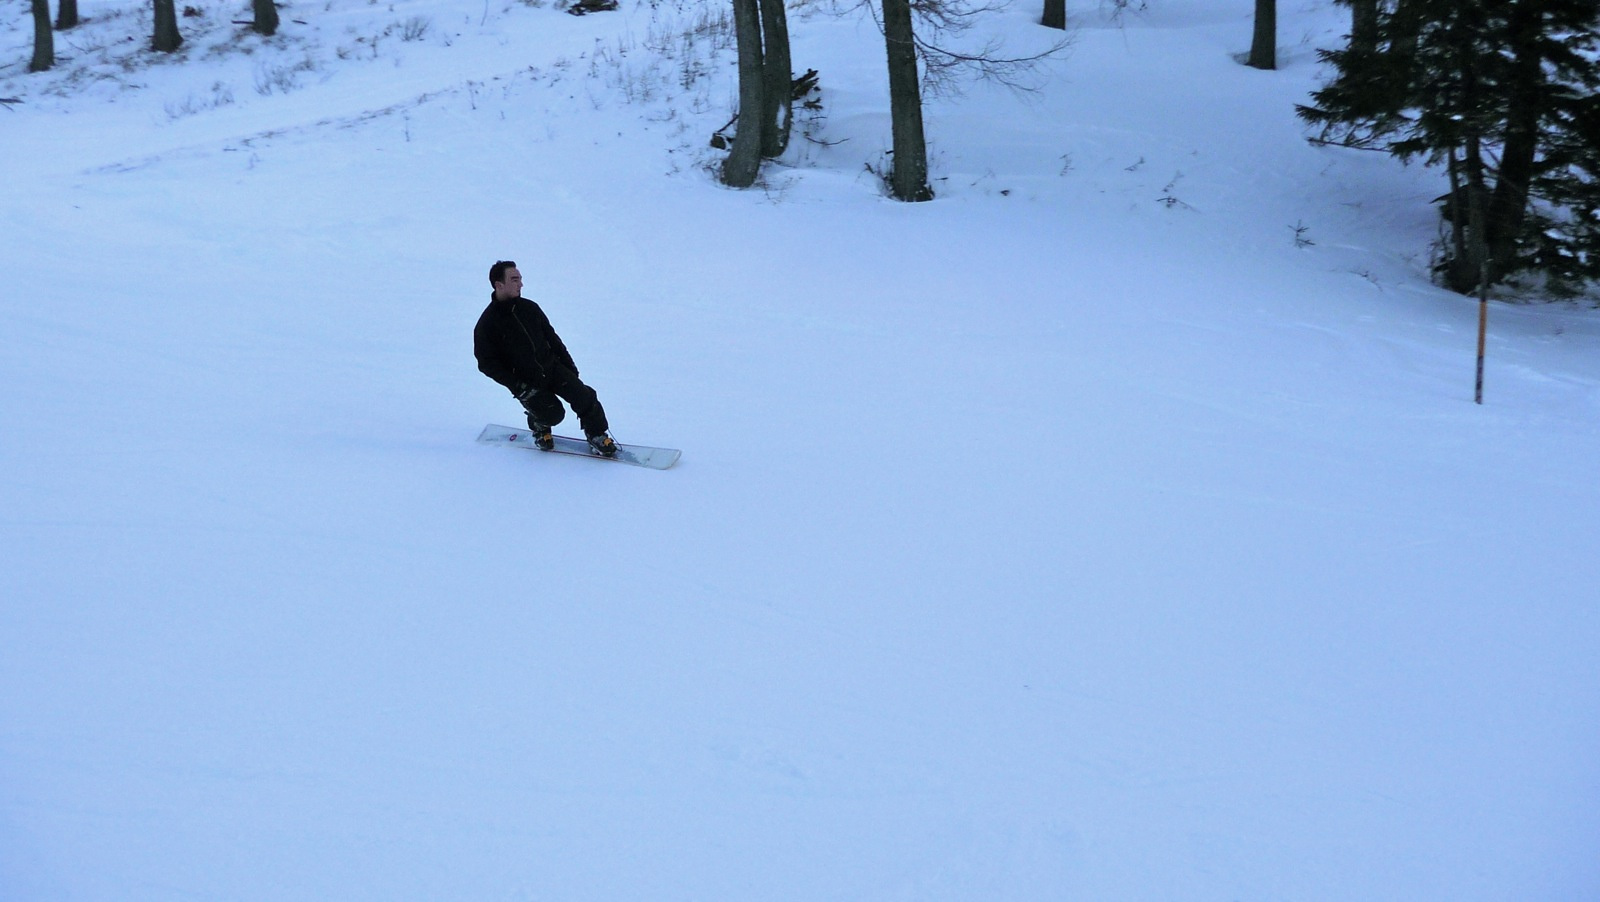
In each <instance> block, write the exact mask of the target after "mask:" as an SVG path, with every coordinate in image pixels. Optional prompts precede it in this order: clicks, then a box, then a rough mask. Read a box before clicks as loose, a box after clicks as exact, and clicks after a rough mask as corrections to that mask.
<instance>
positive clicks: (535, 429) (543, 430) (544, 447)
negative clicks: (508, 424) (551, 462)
mask: <svg viewBox="0 0 1600 902" xmlns="http://www.w3.org/2000/svg"><path fill="white" fill-rule="evenodd" d="M528 431H529V432H532V433H533V445H534V447H536V448H538V449H539V450H540V451H549V450H551V449H552V448H554V447H555V446H556V437H555V436H553V435H551V434H550V427H549V426H546V425H545V424H543V423H541V422H539V421H538V420H536V419H534V418H533V417H528Z"/></svg>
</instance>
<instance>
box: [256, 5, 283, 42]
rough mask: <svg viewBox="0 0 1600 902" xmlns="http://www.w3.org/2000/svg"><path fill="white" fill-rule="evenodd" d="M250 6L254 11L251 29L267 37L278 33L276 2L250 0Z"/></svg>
mask: <svg viewBox="0 0 1600 902" xmlns="http://www.w3.org/2000/svg"><path fill="white" fill-rule="evenodd" d="M250 8H251V9H252V10H253V11H254V12H255V22H254V24H252V25H251V26H250V27H251V29H252V30H254V31H255V32H257V33H258V34H264V35H266V36H268V37H271V36H272V35H275V34H277V33H278V4H276V3H273V2H272V0H250Z"/></svg>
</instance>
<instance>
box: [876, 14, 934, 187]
mask: <svg viewBox="0 0 1600 902" xmlns="http://www.w3.org/2000/svg"><path fill="white" fill-rule="evenodd" d="M883 39H884V42H885V43H886V44H887V46H888V51H889V117H890V120H891V126H890V131H891V133H892V136H893V140H894V164H893V165H892V167H891V168H890V170H889V193H891V194H893V195H894V197H895V198H896V199H897V200H904V201H924V200H933V189H932V188H930V187H928V144H927V139H926V137H925V135H924V133H923V129H922V87H921V79H920V78H919V76H918V74H917V38H916V33H915V30H914V29H913V28H912V25H911V2H910V0H883Z"/></svg>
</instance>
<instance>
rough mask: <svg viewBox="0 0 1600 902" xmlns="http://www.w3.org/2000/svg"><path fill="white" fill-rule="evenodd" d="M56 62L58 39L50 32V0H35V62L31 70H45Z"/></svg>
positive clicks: (29, 68) (29, 65)
mask: <svg viewBox="0 0 1600 902" xmlns="http://www.w3.org/2000/svg"><path fill="white" fill-rule="evenodd" d="M55 64H56V39H55V36H54V35H52V34H51V33H50V0H33V62H31V63H29V64H28V71H29V72H43V71H44V70H46V69H48V68H50V67H51V66H54V65H55Z"/></svg>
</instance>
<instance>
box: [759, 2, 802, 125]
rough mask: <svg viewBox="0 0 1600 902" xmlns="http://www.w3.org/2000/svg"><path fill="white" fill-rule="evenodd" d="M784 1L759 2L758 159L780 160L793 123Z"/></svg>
mask: <svg viewBox="0 0 1600 902" xmlns="http://www.w3.org/2000/svg"><path fill="white" fill-rule="evenodd" d="M783 2H784V0H760V3H761V32H762V35H761V43H762V55H763V59H762V68H763V69H764V70H765V72H766V84H765V85H764V87H763V91H764V95H765V101H766V103H765V110H764V111H763V114H762V117H761V155H762V156H764V157H777V156H782V155H783V152H784V151H785V150H787V149H788V148H789V126H790V124H791V123H792V122H793V121H794V71H793V65H794V64H793V62H792V61H791V59H790V57H789V17H788V14H787V13H786V12H785V11H784V8H783Z"/></svg>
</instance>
